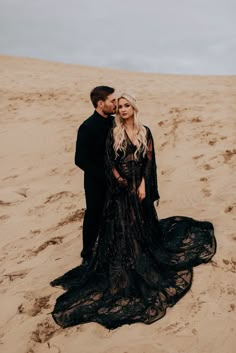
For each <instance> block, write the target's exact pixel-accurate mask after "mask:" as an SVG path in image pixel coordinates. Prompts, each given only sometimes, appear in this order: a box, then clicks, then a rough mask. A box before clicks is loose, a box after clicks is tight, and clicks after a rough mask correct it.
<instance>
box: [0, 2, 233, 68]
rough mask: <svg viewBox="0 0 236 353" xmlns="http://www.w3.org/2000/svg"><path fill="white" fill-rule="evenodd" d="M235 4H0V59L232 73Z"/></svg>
mask: <svg viewBox="0 0 236 353" xmlns="http://www.w3.org/2000/svg"><path fill="white" fill-rule="evenodd" d="M235 19H236V0H120V1H112V0H0V54H4V55H16V56H24V57H33V58H41V59H46V60H51V61H59V62H64V63H73V64H81V65H87V66H88V65H89V66H96V67H109V68H117V69H125V70H130V71H141V72H155V73H174V74H193V75H195V74H196V75H235V74H236V20H235Z"/></svg>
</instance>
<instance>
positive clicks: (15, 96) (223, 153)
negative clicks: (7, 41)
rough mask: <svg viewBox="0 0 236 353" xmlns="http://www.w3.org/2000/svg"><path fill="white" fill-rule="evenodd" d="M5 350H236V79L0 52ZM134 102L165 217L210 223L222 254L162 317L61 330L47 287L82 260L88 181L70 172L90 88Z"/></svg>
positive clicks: (53, 293)
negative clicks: (150, 146) (149, 139)
mask: <svg viewBox="0 0 236 353" xmlns="http://www.w3.org/2000/svg"><path fill="white" fill-rule="evenodd" d="M0 82H1V84H0V122H1V131H0V163H1V169H0V180H1V186H0V226H1V237H0V245H1V257H0V273H1V277H0V282H1V289H0V303H1V317H0V327H1V329H0V348H1V351H3V352H5V353H45V352H51V353H59V352H60V353H91V352H93V353H111V352H112V353H133V352H135V353H199V352H201V353H211V352H214V353H232V352H233V350H234V347H235V344H236V339H235V337H236V334H235V326H236V325H235V313H236V300H235V299H236V281H235V272H236V255H235V244H236V235H235V220H236V201H235V190H236V178H235V172H236V118H235V117H236V77H235V76H225V77H223V76H219V77H213V76H210V77H207V76H177V75H158V74H143V73H133V72H132V73H129V72H125V71H118V70H117V71H116V70H108V69H96V68H90V67H81V66H77V65H64V64H59V63H52V62H46V61H40V60H33V59H24V58H16V57H7V56H2V57H0ZM101 84H108V85H111V86H115V87H116V88H117V94H119V93H121V91H124V90H125V91H129V92H132V93H134V94H135V95H136V97H137V99H138V102H139V106H140V111H141V113H140V117H141V120H142V121H143V122H144V123H145V124H146V125H148V126H149V127H150V128H151V130H152V132H153V135H154V139H155V148H156V154H157V163H158V177H159V189H160V194H161V202H160V206H159V208H158V214H159V217H160V218H164V217H168V216H171V215H186V216H192V217H194V218H197V219H202V220H209V221H211V222H213V224H214V226H215V232H216V237H217V241H218V252H217V254H216V256H215V257H214V260H213V261H212V262H210V263H209V264H207V265H203V266H200V267H199V268H196V269H195V271H194V273H195V276H194V282H193V286H192V289H191V291H190V292H189V293H188V294H187V295H186V296H185V297H184V298H183V299H182V300H181V301H180V302H179V303H178V304H177V305H176V306H175V307H173V308H171V309H169V310H168V313H167V315H166V317H165V318H163V319H162V320H160V321H158V322H156V323H154V324H152V325H150V326H146V325H144V324H134V325H131V326H128V325H125V326H123V327H120V328H118V329H116V330H114V331H108V330H106V329H105V328H103V327H102V326H99V325H98V324H95V323H90V324H86V325H81V326H78V327H73V328H69V329H65V330H63V329H61V328H60V327H58V326H57V325H56V324H55V323H54V321H53V320H52V319H51V315H50V312H51V310H52V308H53V305H54V302H55V299H56V297H57V296H58V295H59V294H61V293H62V291H61V290H60V289H55V288H51V287H50V286H49V282H50V281H51V280H52V279H54V278H56V277H57V276H58V275H60V274H62V273H64V272H65V271H67V270H69V269H71V268H72V267H75V266H76V265H77V264H79V263H80V261H81V260H80V251H81V225H82V219H83V213H84V207H85V203H84V192H83V174H82V172H81V171H80V170H79V169H78V168H77V167H76V166H75V165H74V162H73V160H74V146H75V139H76V133H77V127H78V126H79V125H80V123H81V122H82V121H83V120H84V119H85V118H86V117H87V116H89V114H90V113H91V112H92V110H93V109H92V106H91V104H90V101H89V92H90V90H91V88H93V87H94V86H96V85H101Z"/></svg>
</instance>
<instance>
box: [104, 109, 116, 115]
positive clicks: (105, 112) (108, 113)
mask: <svg viewBox="0 0 236 353" xmlns="http://www.w3.org/2000/svg"><path fill="white" fill-rule="evenodd" d="M102 112H103V114H105V115H110V114H114V113H115V112H116V109H115V108H114V109H113V110H108V109H106V108H104V109H103V110H102Z"/></svg>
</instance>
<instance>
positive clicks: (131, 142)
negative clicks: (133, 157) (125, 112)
mask: <svg viewBox="0 0 236 353" xmlns="http://www.w3.org/2000/svg"><path fill="white" fill-rule="evenodd" d="M125 134H126V136H127V138H128V140H129V142H130V143H131V145H132V146H134V147H137V146H136V145H135V144H134V143H133V142H132V141H131V138H130V137H129V135H128V132H127V131H126V130H125Z"/></svg>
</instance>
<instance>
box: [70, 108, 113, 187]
mask: <svg viewBox="0 0 236 353" xmlns="http://www.w3.org/2000/svg"><path fill="white" fill-rule="evenodd" d="M113 121H114V117H113V116H112V115H110V116H108V117H107V118H104V117H103V116H101V115H100V114H99V113H98V112H97V111H96V110H95V111H94V113H93V115H91V116H90V117H89V118H88V119H86V120H85V121H84V122H83V123H82V124H81V125H80V127H79V129H78V134H77V141H76V151H75V164H76V165H77V166H78V167H79V168H81V169H82V170H83V171H84V185H85V188H86V187H87V186H89V187H90V186H91V185H96V183H97V184H99V186H104V185H105V172H104V156H105V148H106V138H107V134H108V131H109V130H110V129H111V127H112V126H113Z"/></svg>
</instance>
